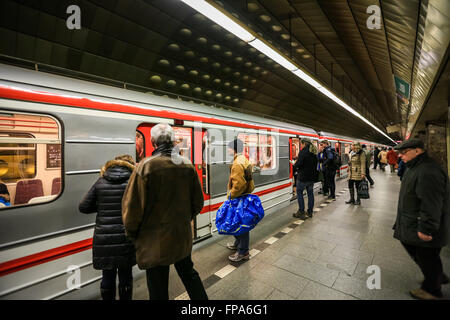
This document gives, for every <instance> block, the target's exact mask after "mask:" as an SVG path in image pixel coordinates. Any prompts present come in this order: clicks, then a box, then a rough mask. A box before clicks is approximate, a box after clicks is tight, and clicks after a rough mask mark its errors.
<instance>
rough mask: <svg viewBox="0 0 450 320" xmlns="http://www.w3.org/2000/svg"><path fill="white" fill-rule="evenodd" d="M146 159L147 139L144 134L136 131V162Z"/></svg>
mask: <svg viewBox="0 0 450 320" xmlns="http://www.w3.org/2000/svg"><path fill="white" fill-rule="evenodd" d="M144 158H145V138H144V135H143V134H142V132H140V131H139V130H136V162H139V161H141V160H142V159H144Z"/></svg>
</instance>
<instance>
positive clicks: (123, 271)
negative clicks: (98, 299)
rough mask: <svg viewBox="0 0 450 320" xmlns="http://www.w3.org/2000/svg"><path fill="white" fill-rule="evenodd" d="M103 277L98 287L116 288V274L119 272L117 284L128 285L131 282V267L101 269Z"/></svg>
mask: <svg viewBox="0 0 450 320" xmlns="http://www.w3.org/2000/svg"><path fill="white" fill-rule="evenodd" d="M102 273H103V277H102V283H101V284H100V287H101V288H102V289H112V288H116V275H117V273H118V274H119V286H120V287H122V286H129V285H132V284H133V272H132V267H129V268H120V269H112V270H102Z"/></svg>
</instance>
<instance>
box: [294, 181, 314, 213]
mask: <svg viewBox="0 0 450 320" xmlns="http://www.w3.org/2000/svg"><path fill="white" fill-rule="evenodd" d="M305 188H306V193H307V194H308V212H309V213H312V212H313V208H314V191H313V188H314V182H302V181H300V180H298V181H297V201H298V208H299V210H300V211H301V212H304V211H305V201H304V200H303V190H305Z"/></svg>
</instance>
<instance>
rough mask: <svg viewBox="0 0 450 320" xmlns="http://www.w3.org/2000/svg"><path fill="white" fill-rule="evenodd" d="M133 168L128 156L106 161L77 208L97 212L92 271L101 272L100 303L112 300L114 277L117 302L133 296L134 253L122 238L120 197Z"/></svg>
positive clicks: (127, 242) (124, 236)
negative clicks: (118, 299) (117, 283)
mask: <svg viewBox="0 0 450 320" xmlns="http://www.w3.org/2000/svg"><path fill="white" fill-rule="evenodd" d="M134 167H135V162H134V160H133V158H132V157H131V156H129V155H123V156H118V157H116V158H115V159H114V160H111V161H108V162H107V163H106V164H105V166H104V167H103V168H102V170H101V173H100V178H99V179H98V180H97V182H96V183H95V184H94V185H93V186H92V188H91V189H90V190H89V192H88V193H87V194H86V196H85V197H84V199H83V200H82V201H81V203H80V205H79V210H80V212H82V213H94V212H97V218H96V221H95V229H94V239H93V244H92V255H93V264H94V269H97V270H102V271H103V278H102V283H101V285H100V291H101V294H102V298H103V300H115V297H116V274H117V273H118V274H119V296H120V300H131V298H132V295H133V274H132V267H133V266H134V265H135V264H136V253H135V249H134V245H133V244H132V243H131V242H130V241H129V240H128V239H127V237H126V235H125V228H124V226H123V222H122V197H123V193H124V191H125V188H126V187H127V184H128V179H129V178H130V176H131V173H132V172H133V170H134Z"/></svg>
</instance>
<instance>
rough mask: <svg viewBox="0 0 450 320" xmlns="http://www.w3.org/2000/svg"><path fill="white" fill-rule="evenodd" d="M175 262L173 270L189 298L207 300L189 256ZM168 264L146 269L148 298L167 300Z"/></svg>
mask: <svg viewBox="0 0 450 320" xmlns="http://www.w3.org/2000/svg"><path fill="white" fill-rule="evenodd" d="M174 264H175V270H176V271H177V273H178V276H179V277H180V278H181V281H182V282H183V284H184V287H185V288H186V291H187V293H188V295H189V298H191V300H208V295H207V294H206V291H205V288H204V287H203V283H202V280H201V279H200V276H199V274H198V272H197V271H195V269H194V264H193V263H192V259H191V256H190V255H189V256H187V257H186V258H184V259H181V260H180V261H177V262H175V263H174ZM169 269H170V266H157V267H153V268H150V269H147V287H148V293H149V297H150V300H169Z"/></svg>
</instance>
